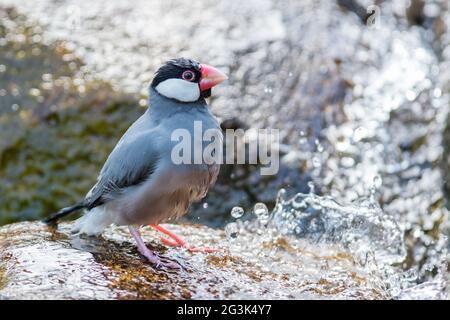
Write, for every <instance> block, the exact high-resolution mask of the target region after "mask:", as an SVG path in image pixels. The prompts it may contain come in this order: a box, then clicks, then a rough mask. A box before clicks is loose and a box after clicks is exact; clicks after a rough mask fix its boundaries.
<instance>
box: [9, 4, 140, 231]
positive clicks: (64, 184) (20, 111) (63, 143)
mask: <svg viewBox="0 0 450 320" xmlns="http://www.w3.org/2000/svg"><path fill="white" fill-rule="evenodd" d="M0 15H1V17H2V19H1V21H2V22H0V39H3V45H2V46H0V65H4V66H5V67H6V68H5V70H4V72H3V73H2V76H1V78H0V89H3V90H4V91H3V94H4V95H3V96H2V97H1V99H0V224H5V223H10V222H14V221H19V220H29V219H38V218H42V217H44V216H46V215H48V214H49V213H51V212H53V211H55V210H58V209H59V208H61V207H64V206H67V205H70V204H73V203H74V202H76V201H79V200H80V199H81V198H82V197H84V195H85V194H86V192H87V191H88V190H89V189H90V188H91V186H92V185H93V183H94V182H95V180H96V176H97V173H98V171H99V170H100V168H101V166H102V164H103V162H104V161H105V159H106V158H107V156H108V154H109V152H110V151H111V150H112V148H113V147H114V145H115V143H116V142H117V140H118V139H119V138H120V136H121V135H122V134H123V132H124V131H125V130H126V129H127V128H128V126H129V125H130V124H131V123H132V122H133V121H134V120H135V119H137V118H138V117H139V115H140V114H142V112H143V109H142V108H139V107H138V103H137V98H136V97H134V96H129V95H125V94H124V93H121V92H116V91H115V90H114V89H113V88H112V87H111V85H109V84H108V83H106V82H103V81H99V80H95V79H92V77H90V78H91V80H85V79H87V78H89V75H86V74H84V73H83V72H82V69H83V68H82V67H83V64H82V62H81V61H80V60H79V59H77V58H76V57H75V56H74V55H73V54H72V53H71V52H70V51H69V50H67V49H66V48H65V46H64V43H55V44H52V45H45V44H43V43H42V42H40V41H37V40H39V39H41V38H42V37H41V35H40V33H39V32H40V28H39V27H38V26H33V25H30V24H29V23H28V22H26V20H25V19H24V18H23V17H22V16H20V15H18V14H17V13H16V12H14V11H13V10H10V9H4V8H3V9H2V8H0ZM7 19H9V20H8V21H10V22H11V21H12V22H13V23H14V28H13V29H8V28H7V27H6V26H5V22H6V20H7ZM8 25H11V24H8Z"/></svg>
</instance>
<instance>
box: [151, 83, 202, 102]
mask: <svg viewBox="0 0 450 320" xmlns="http://www.w3.org/2000/svg"><path fill="white" fill-rule="evenodd" d="M155 89H156V91H158V92H159V93H160V94H162V95H163V96H165V97H167V98H172V99H176V100H179V101H183V102H192V101H197V100H198V98H200V89H199V87H198V83H195V82H189V81H185V80H182V79H167V80H165V81H163V82H161V83H159V84H158V85H157V86H156V88H155Z"/></svg>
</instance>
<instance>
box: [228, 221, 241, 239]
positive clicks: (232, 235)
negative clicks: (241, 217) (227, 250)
mask: <svg viewBox="0 0 450 320" xmlns="http://www.w3.org/2000/svg"><path fill="white" fill-rule="evenodd" d="M238 233H239V227H238V225H237V223H236V222H231V223H229V224H227V225H226V226H225V235H226V236H227V239H228V240H234V239H236V238H237V236H238Z"/></svg>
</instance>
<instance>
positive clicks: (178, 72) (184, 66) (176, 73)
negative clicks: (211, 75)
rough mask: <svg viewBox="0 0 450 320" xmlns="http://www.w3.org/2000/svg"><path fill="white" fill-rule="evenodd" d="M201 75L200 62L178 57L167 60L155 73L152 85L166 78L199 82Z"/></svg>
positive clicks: (154, 86)
mask: <svg viewBox="0 0 450 320" xmlns="http://www.w3.org/2000/svg"><path fill="white" fill-rule="evenodd" d="M200 77H201V67H200V63H198V62H197V61H195V60H191V59H186V58H178V59H172V60H169V61H167V62H166V63H165V64H163V65H162V66H161V67H160V68H159V69H158V71H156V73H155V77H154V78H153V81H152V87H153V88H156V86H157V85H158V84H160V83H161V82H163V81H164V80H168V79H182V80H186V81H190V82H196V83H199V81H200Z"/></svg>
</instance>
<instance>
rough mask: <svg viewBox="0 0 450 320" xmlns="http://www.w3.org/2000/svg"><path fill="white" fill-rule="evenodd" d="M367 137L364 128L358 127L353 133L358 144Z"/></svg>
mask: <svg viewBox="0 0 450 320" xmlns="http://www.w3.org/2000/svg"><path fill="white" fill-rule="evenodd" d="M365 136H366V130H365V129H364V128H363V127H358V128H356V129H355V131H354V132H353V140H354V141H356V142H358V141H361V140H362V139H364V137H365Z"/></svg>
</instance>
